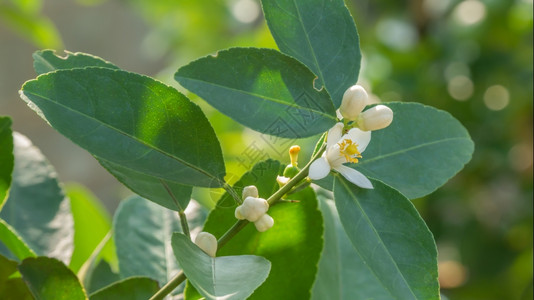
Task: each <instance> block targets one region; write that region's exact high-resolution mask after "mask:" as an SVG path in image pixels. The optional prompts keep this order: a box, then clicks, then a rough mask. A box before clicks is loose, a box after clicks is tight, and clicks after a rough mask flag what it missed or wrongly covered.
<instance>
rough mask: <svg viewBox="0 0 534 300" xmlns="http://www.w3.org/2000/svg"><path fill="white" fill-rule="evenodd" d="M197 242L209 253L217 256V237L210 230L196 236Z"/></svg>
mask: <svg viewBox="0 0 534 300" xmlns="http://www.w3.org/2000/svg"><path fill="white" fill-rule="evenodd" d="M195 244H196V245H197V246H198V247H199V248H200V249H202V251H204V252H205V253H206V254H207V255H209V256H211V257H215V255H216V253H217V239H216V238H215V236H213V234H211V233H209V232H204V231H203V232H201V233H199V234H198V235H197V237H196V238H195Z"/></svg>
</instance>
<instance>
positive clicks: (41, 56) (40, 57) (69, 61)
mask: <svg viewBox="0 0 534 300" xmlns="http://www.w3.org/2000/svg"><path fill="white" fill-rule="evenodd" d="M65 53H66V54H67V55H66V56H65V57H61V56H58V55H56V53H55V51H54V50H40V51H35V52H34V53H33V55H32V56H33V68H34V69H35V72H36V73H37V75H41V74H44V73H48V72H52V71H56V70H63V69H74V68H84V67H103V68H109V69H118V67H117V66H115V65H114V64H112V63H110V62H108V61H105V60H103V59H102V58H100V57H97V56H93V55H90V54H86V53H81V52H76V53H72V52H69V51H65Z"/></svg>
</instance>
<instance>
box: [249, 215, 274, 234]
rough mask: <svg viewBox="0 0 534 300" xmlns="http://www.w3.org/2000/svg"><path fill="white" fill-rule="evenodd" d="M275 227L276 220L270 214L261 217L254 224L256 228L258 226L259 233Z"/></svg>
mask: <svg viewBox="0 0 534 300" xmlns="http://www.w3.org/2000/svg"><path fill="white" fill-rule="evenodd" d="M273 225H274V220H273V218H271V216H269V215H268V214H264V215H263V216H261V218H260V219H259V220H257V221H256V222H254V226H256V229H257V230H258V231H259V232H264V231H266V230H267V229H269V228H271V227H273Z"/></svg>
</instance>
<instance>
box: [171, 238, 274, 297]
mask: <svg viewBox="0 0 534 300" xmlns="http://www.w3.org/2000/svg"><path fill="white" fill-rule="evenodd" d="M172 249H173V251H174V255H175V256H176V259H177V260H178V263H179V264H180V266H182V268H183V270H184V273H185V275H186V276H187V278H188V280H189V281H190V282H191V283H192V284H193V285H194V286H195V287H196V288H197V289H198V291H200V293H201V294H202V295H203V296H204V297H206V299H246V298H247V297H248V296H250V294H252V292H253V291H254V290H255V289H256V288H257V287H258V286H259V285H261V284H262V283H263V282H264V281H265V279H266V278H267V276H268V275H269V270H270V269H271V263H270V262H269V261H268V260H266V259H265V258H263V257H260V256H254V255H240V256H223V257H216V258H213V257H211V256H209V255H207V254H206V253H204V252H203V251H202V250H201V249H200V248H199V247H197V245H195V244H193V242H191V240H189V238H187V237H186V236H185V235H183V234H180V233H177V232H176V233H174V234H173V235H172Z"/></svg>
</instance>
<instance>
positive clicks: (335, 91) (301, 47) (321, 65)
mask: <svg viewBox="0 0 534 300" xmlns="http://www.w3.org/2000/svg"><path fill="white" fill-rule="evenodd" d="M261 2H262V6H263V12H264V14H265V19H266V20H267V25H268V26H269V29H270V30H271V34H272V35H273V37H274V40H275V41H276V44H277V45H278V48H280V51H282V52H283V53H285V54H287V55H289V56H292V57H294V58H296V59H298V60H299V61H301V62H302V63H304V64H305V65H306V66H308V68H310V69H311V70H312V71H313V72H314V73H315V74H316V75H317V76H318V77H319V79H318V82H317V83H316V86H318V87H321V86H324V87H326V90H327V91H328V93H329V94H330V96H332V100H333V102H334V105H335V107H339V106H340V105H341V99H342V97H343V93H345V90H347V88H349V87H350V86H352V85H353V84H355V83H356V82H357V81H358V73H359V70H360V60H361V54H360V46H359V38H358V32H357V31H356V25H355V24H354V20H353V19H352V16H351V15H350V13H349V10H348V9H347V7H346V6H345V3H344V2H343V0H329V1H325V0H306V1H297V0H293V1H278V0H262V1H261Z"/></svg>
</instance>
